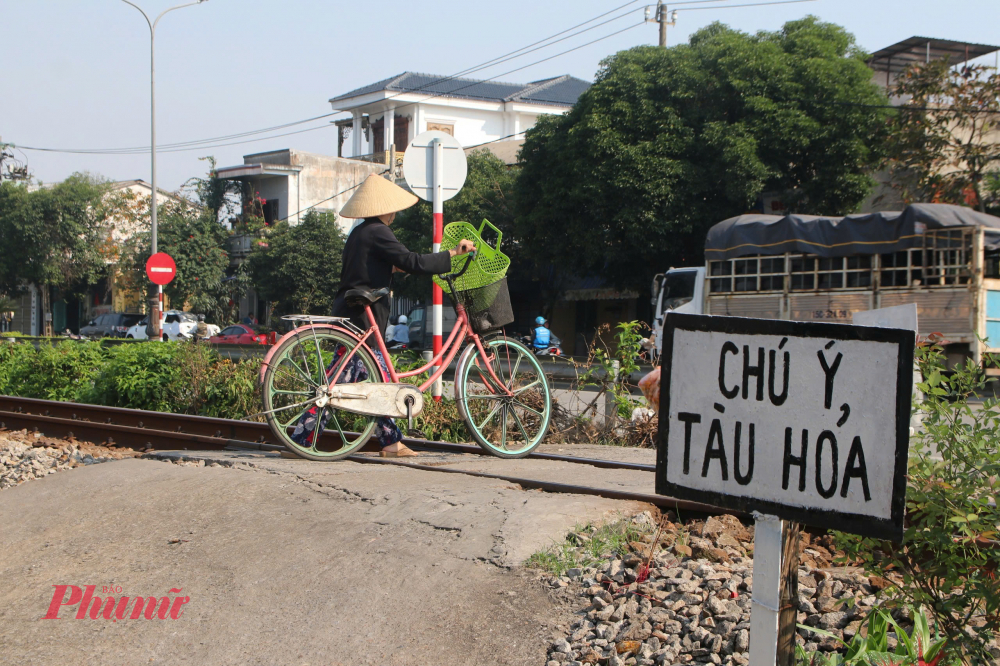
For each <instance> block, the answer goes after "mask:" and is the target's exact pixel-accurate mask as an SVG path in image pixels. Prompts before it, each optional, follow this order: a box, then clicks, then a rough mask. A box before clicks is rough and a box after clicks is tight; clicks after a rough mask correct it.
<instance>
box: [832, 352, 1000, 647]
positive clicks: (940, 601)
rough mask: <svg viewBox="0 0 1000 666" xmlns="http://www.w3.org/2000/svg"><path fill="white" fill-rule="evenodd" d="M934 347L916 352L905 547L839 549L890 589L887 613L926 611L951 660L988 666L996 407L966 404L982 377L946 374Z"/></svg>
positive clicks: (999, 519)
mask: <svg viewBox="0 0 1000 666" xmlns="http://www.w3.org/2000/svg"><path fill="white" fill-rule="evenodd" d="M939 343H940V340H931V341H930V342H929V343H927V344H922V345H920V346H918V348H917V352H916V358H917V362H918V363H919V365H920V368H921V371H922V372H923V376H924V377H926V380H925V381H924V382H922V383H920V384H919V385H918V386H919V388H920V390H921V391H922V392H923V393H924V397H923V399H922V400H920V401H919V403H918V404H917V407H918V410H919V412H920V413H921V414H922V416H923V424H922V426H921V429H920V432H919V433H917V434H916V435H915V436H914V437H912V438H911V442H910V461H909V480H908V488H907V498H906V505H907V506H906V509H907V516H906V525H905V532H904V535H903V542H902V544H898V545H897V544H892V543H887V542H882V541H878V540H875V539H869V538H862V537H858V536H855V535H850V534H838V535H837V544H838V546H839V547H841V548H843V549H844V550H845V551H846V552H847V554H848V556H849V557H850V558H852V559H854V560H856V561H858V562H859V563H860V564H861V565H862V566H864V568H865V569H866V571H867V572H868V573H870V574H873V575H877V576H880V577H882V578H885V579H887V580H890V581H893V582H894V583H895V585H894V586H892V587H890V588H889V589H888V590H886V593H887V594H886V596H888V597H890V598H889V600H887V601H886V605H891V604H894V605H909V606H911V607H917V608H921V607H922V608H926V609H927V610H928V612H929V613H930V615H931V617H932V618H933V619H935V620H936V621H937V623H938V625H939V626H940V627H941V629H942V630H943V631H944V632H945V633H946V634H947V636H948V639H949V642H950V644H951V645H953V646H954V648H955V649H954V653H953V654H954V655H955V658H961V659H962V661H964V662H965V663H969V664H980V663H992V662H991V659H992V656H991V655H990V654H989V649H990V648H989V645H988V644H989V641H990V640H992V639H993V637H994V636H995V635H996V633H997V631H998V629H1000V580H998V577H997V566H998V562H1000V543H998V536H997V533H998V530H1000V509H998V507H997V499H998V491H1000V482H998V478H1000V452H998V451H1000V448H998V447H1000V444H998V443H1000V402H998V400H997V399H996V398H989V399H987V400H985V401H984V402H983V403H982V405H976V406H973V405H972V404H970V402H969V399H970V398H972V397H975V396H976V394H977V393H980V392H982V391H983V389H984V388H985V384H986V376H985V373H984V372H983V370H982V369H981V368H980V367H978V366H976V365H975V364H974V363H973V362H972V361H969V362H968V363H966V364H965V365H964V366H961V367H959V368H957V369H956V370H955V371H954V372H953V373H950V374H946V373H945V357H944V354H943V348H942V346H941V344H939ZM996 361H997V359H994V358H988V359H986V363H987V365H995V364H996Z"/></svg>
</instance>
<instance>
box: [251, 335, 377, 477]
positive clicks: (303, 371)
mask: <svg viewBox="0 0 1000 666" xmlns="http://www.w3.org/2000/svg"><path fill="white" fill-rule="evenodd" d="M355 344H357V340H355V339H354V338H352V337H351V336H349V335H347V334H346V333H341V332H339V331H335V330H330V329H326V330H323V329H314V328H311V327H308V326H304V327H302V328H301V329H299V330H297V331H296V332H295V334H294V335H292V336H290V337H288V338H287V339H286V340H285V341H284V342H282V343H281V344H280V345H279V346H278V348H277V349H275V350H274V353H273V354H272V355H271V361H270V363H269V364H268V367H267V369H266V370H265V371H264V378H263V382H262V384H263V385H262V391H261V393H262V394H263V396H264V411H265V412H267V413H266V414H265V417H266V418H267V423H268V425H269V426H270V427H271V432H272V433H274V436H275V437H276V438H277V439H278V441H280V442H281V443H282V444H284V446H285V447H286V448H287V449H288V450H289V451H291V452H292V453H295V454H296V455H299V456H302V457H303V458H307V459H309V460H339V459H340V458H344V457H345V456H348V455H350V454H352V453H354V452H355V451H357V450H358V449H360V448H361V447H362V446H364V445H365V443H366V442H367V441H368V439H369V438H370V437H371V435H372V432H373V431H374V430H375V420H376V419H375V417H374V416H364V415H362V414H355V413H353V412H347V411H344V410H342V409H334V408H333V407H331V406H329V405H327V406H324V407H318V406H317V405H316V398H317V397H318V390H319V389H320V388H321V387H322V386H324V385H326V384H328V383H329V381H330V379H332V378H333V376H334V375H335V374H336V373H337V372H338V371H339V370H340V368H341V366H342V365H344V357H345V356H346V355H347V352H348V351H350V350H351V349H353V348H354V345H355ZM355 359H357V360H355ZM347 362H348V363H349V364H351V365H350V367H348V368H347V369H345V371H344V373H347V372H352V373H353V375H352V376H351V377H349V378H348V379H355V378H357V379H358V381H362V382H377V381H381V378H382V375H381V373H380V372H379V369H378V364H377V363H376V361H375V359H374V358H373V357H372V356H371V354H369V353H368V352H367V351H366V350H365V349H364V348H363V347H362V348H360V349H358V350H357V352H355V354H354V356H352V357H351V359H350V360H348V361H347ZM344 373H342V374H341V376H342V377H344ZM325 431H333V432H332V433H327V436H325V437H324V436H323V433H324V432H325ZM334 434H335V435H336V436H331V435H334Z"/></svg>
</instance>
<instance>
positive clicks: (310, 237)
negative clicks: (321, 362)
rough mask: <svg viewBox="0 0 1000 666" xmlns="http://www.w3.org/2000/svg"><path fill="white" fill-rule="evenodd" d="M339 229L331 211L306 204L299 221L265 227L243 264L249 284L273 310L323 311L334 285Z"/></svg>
mask: <svg viewBox="0 0 1000 666" xmlns="http://www.w3.org/2000/svg"><path fill="white" fill-rule="evenodd" d="M343 253H344V234H343V232H341V231H340V227H338V226H337V216H336V215H335V214H333V213H331V212H318V211H315V210H311V211H309V212H308V213H306V216H305V217H304V218H303V220H302V222H301V223H300V224H298V225H297V226H294V227H293V226H291V225H289V224H288V222H286V221H282V222H278V223H276V224H275V225H273V226H272V227H271V230H270V232H269V233H268V234H267V235H266V236H265V238H264V240H263V241H261V242H260V244H258V245H257V246H255V247H254V249H253V252H252V253H251V255H250V258H249V259H248V270H249V272H250V275H251V276H252V280H253V285H254V289H256V291H257V293H258V294H259V295H260V296H261V297H262V298H265V299H267V300H268V301H271V302H272V303H273V304H274V312H275V314H279V315H281V314H292V313H309V314H320V315H328V314H330V311H331V310H332V309H333V301H334V298H335V297H336V295H337V288H338V287H339V286H340V269H341V257H342V256H343Z"/></svg>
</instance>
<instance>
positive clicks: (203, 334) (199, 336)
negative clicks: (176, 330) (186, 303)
mask: <svg viewBox="0 0 1000 666" xmlns="http://www.w3.org/2000/svg"><path fill="white" fill-rule="evenodd" d="M205 340H208V324H206V323H205V315H203V314H200V315H198V326H197V328H195V330H194V341H195V342H204V341H205Z"/></svg>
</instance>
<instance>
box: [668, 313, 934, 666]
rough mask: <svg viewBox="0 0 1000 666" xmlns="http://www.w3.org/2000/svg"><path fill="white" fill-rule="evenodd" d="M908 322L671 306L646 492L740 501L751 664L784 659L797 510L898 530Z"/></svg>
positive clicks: (814, 521) (884, 531) (729, 504)
mask: <svg viewBox="0 0 1000 666" xmlns="http://www.w3.org/2000/svg"><path fill="white" fill-rule="evenodd" d="M914 342H915V334H914V332H913V331H912V330H901V329H887V328H865V327H860V326H846V325H841V324H827V323H811V322H790V321H775V320H763V319H745V318H740V317H711V316H703V315H684V314H671V315H669V316H668V317H667V320H666V323H665V325H664V334H663V356H662V370H661V373H662V376H661V384H660V385H661V387H663V388H662V391H663V395H662V396H661V398H660V409H661V411H660V440H659V447H658V450H657V459H656V492H657V493H660V494H664V495H670V496H673V497H684V498H685V499H692V500H695V501H700V502H704V503H706V504H712V505H714V506H718V507H722V508H728V509H734V510H739V511H745V512H750V513H752V514H753V515H754V518H755V520H756V528H755V532H754V586H753V605H752V611H751V615H750V665H751V666H758V665H759V666H765V665H766V666H772V665H774V664H781V665H784V664H791V663H793V658H794V647H795V612H796V610H797V604H798V591H797V587H798V580H797V576H798V523H805V524H809V525H813V526H816V527H822V528H830V529H837V530H841V531H846V532H854V533H857V534H863V535H866V536H871V537H875V538H880V539H891V540H895V541H898V540H901V539H902V535H903V511H904V506H905V495H906V459H907V453H908V449H909V418H910V396H911V390H912V382H913V374H912V367H913V347H914Z"/></svg>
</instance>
